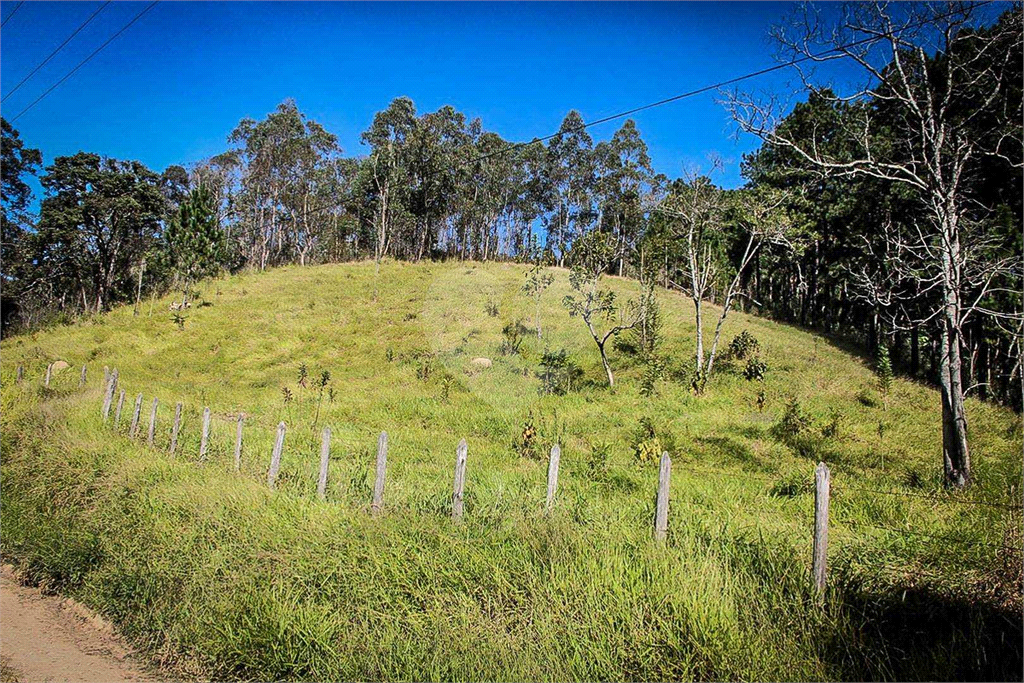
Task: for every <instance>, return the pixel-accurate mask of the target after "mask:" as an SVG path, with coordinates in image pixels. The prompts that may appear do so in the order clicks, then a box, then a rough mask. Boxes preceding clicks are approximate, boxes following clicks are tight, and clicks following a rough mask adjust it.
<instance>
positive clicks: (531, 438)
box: [515, 412, 540, 460]
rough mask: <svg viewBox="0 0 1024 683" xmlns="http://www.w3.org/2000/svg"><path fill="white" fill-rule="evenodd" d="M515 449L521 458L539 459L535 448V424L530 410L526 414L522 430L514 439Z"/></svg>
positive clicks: (538, 453)
mask: <svg viewBox="0 0 1024 683" xmlns="http://www.w3.org/2000/svg"><path fill="white" fill-rule="evenodd" d="M515 451H516V452H517V453H518V454H519V456H520V457H522V458H530V459H532V460H539V459H540V452H539V450H538V448H537V425H536V424H534V420H533V413H532V412H531V413H530V414H529V415H528V416H527V418H526V422H525V423H524V424H523V431H522V432H521V433H520V434H519V438H518V439H517V441H516V444H515Z"/></svg>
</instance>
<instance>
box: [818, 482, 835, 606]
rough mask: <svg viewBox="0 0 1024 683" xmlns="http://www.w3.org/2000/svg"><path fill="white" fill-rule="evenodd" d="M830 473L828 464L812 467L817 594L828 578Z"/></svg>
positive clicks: (820, 591) (821, 592)
mask: <svg viewBox="0 0 1024 683" xmlns="http://www.w3.org/2000/svg"><path fill="white" fill-rule="evenodd" d="M831 482H832V473H831V472H830V471H829V469H828V465H826V464H825V463H823V462H819V463H818V466H817V467H815V468H814V568H813V569H814V586H815V588H817V589H818V593H819V594H823V593H824V592H825V584H826V580H827V578H828V567H827V557H828V498H829V487H830V484H831Z"/></svg>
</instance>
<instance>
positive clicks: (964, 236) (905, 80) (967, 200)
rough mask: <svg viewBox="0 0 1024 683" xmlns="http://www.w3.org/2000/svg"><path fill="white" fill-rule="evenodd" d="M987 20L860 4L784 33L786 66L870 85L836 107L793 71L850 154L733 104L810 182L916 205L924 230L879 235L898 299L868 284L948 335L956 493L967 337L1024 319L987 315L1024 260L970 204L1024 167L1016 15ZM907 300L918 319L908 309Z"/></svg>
mask: <svg viewBox="0 0 1024 683" xmlns="http://www.w3.org/2000/svg"><path fill="white" fill-rule="evenodd" d="M983 4H987V3H983ZM982 6H983V5H976V4H972V3H936V4H918V3H914V4H894V5H890V4H885V3H877V4H869V3H856V4H850V5H847V6H844V7H843V9H842V11H841V12H840V13H839V18H838V19H836V20H833V21H831V22H827V21H824V20H823V19H822V17H820V16H819V15H818V14H817V13H816V11H815V10H814V9H813V8H811V9H805V10H804V11H803V13H802V14H801V15H799V16H798V17H797V18H796V19H795V20H794V21H792V22H790V23H789V24H787V25H785V26H782V27H779V28H778V29H777V30H776V32H775V37H776V39H777V41H778V43H779V45H780V46H781V47H782V55H781V57H782V58H783V59H785V60H787V61H788V60H791V59H801V60H803V61H802V64H804V65H806V64H810V65H814V64H818V63H822V62H828V61H832V60H840V59H841V60H845V61H847V62H849V63H852V64H854V65H855V66H856V67H857V68H858V71H859V73H860V74H861V75H862V77H863V85H861V86H860V87H858V88H856V89H854V91H853V92H849V93H844V94H832V91H831V90H828V89H824V88H822V87H821V85H820V84H819V83H816V82H815V80H816V77H815V74H814V72H813V70H811V71H808V70H806V69H805V68H804V67H803V66H800V67H797V69H798V71H799V73H800V76H801V78H802V80H803V84H804V87H805V90H807V91H808V92H813V93H815V94H816V95H817V96H821V97H825V98H828V99H830V100H831V103H832V104H833V106H834V108H835V110H836V111H837V112H839V114H840V116H839V117H838V121H839V124H838V125H839V126H840V135H841V136H842V138H843V145H842V148H843V153H841V154H840V153H837V152H836V151H835V150H836V145H833V144H830V140H826V139H825V131H820V134H819V132H818V131H814V132H812V133H811V134H810V135H809V136H808V135H804V136H803V137H800V138H797V137H796V136H795V135H793V134H790V133H788V132H787V131H786V129H785V127H780V126H779V123H780V114H781V113H782V112H781V108H780V107H779V105H778V102H776V101H770V100H767V101H766V100H764V99H759V98H755V97H753V96H750V95H747V94H740V93H734V94H732V95H730V96H729V97H728V98H727V106H728V107H729V109H730V111H731V113H732V115H733V117H734V118H735V120H736V121H737V122H738V123H739V126H740V128H741V130H743V131H745V132H748V133H752V134H754V135H756V136H758V137H759V138H761V139H762V140H763V141H764V142H765V143H767V144H769V145H773V146H776V147H778V148H781V149H784V150H788V151H789V152H790V153H791V154H792V155H793V156H795V157H796V158H797V159H800V160H802V161H803V162H804V163H805V165H806V166H807V167H808V168H809V169H811V170H812V171H814V172H816V173H818V174H821V175H823V176H826V175H834V176H846V177H864V178H875V179H879V180H882V181H886V182H890V183H894V184H898V185H901V186H903V187H905V188H907V189H908V190H910V191H911V192H912V193H914V194H916V196H917V197H918V198H919V201H920V204H921V206H922V207H923V208H922V215H921V219H920V220H919V221H917V222H915V223H914V224H912V225H909V226H906V229H903V230H891V231H888V232H886V233H885V234H884V235H883V237H884V243H885V245H886V247H885V251H886V252H887V254H888V257H887V258H886V259H885V261H884V262H885V263H886V267H887V268H891V269H892V272H893V273H894V274H896V275H898V276H899V278H900V280H899V283H900V284H899V287H900V288H902V291H885V288H884V287H881V288H880V287H879V284H880V283H879V282H878V281H877V279H874V278H873V277H872V274H870V273H864V277H863V278H862V284H863V285H864V290H863V291H864V292H866V295H867V296H873V297H877V298H880V299H885V300H886V304H887V305H888V307H889V308H890V309H896V310H900V311H901V312H902V314H903V315H904V321H905V322H908V323H909V324H912V325H913V324H923V323H926V322H929V321H935V322H936V323H937V324H939V325H940V326H941V342H940V343H941V368H940V373H939V375H940V376H939V383H940V385H941V395H942V434H943V439H942V442H943V463H944V472H945V478H946V482H947V483H948V484H949V485H951V486H957V487H960V486H965V485H967V484H968V483H969V482H970V478H971V458H970V450H969V448H968V441H967V416H966V412H965V409H964V393H965V391H964V387H963V381H962V360H961V350H962V347H963V340H964V335H963V329H964V324H965V322H966V321H967V320H968V319H969V318H971V317H972V316H975V315H985V316H991V317H993V318H996V319H999V320H1000V321H1002V322H1004V323H1014V322H1015V321H1017V320H1019V317H1020V313H1019V312H1013V313H1005V312H1000V311H995V310H992V309H990V308H988V307H986V305H985V303H984V302H985V301H986V300H987V298H988V297H989V296H990V295H992V294H994V293H995V292H996V291H997V290H998V289H999V288H1000V287H1002V286H1004V285H1003V284H1001V283H1005V282H1007V281H1013V278H1014V277H1017V278H1019V277H1020V268H1021V259H1020V255H1019V254H1015V255H1006V254H1002V253H1000V252H999V250H998V249H993V248H992V246H993V245H992V244H991V239H990V238H989V237H988V236H987V235H986V234H985V231H984V229H983V223H982V218H983V217H984V216H985V213H986V211H988V210H990V209H991V208H992V207H987V206H984V205H982V204H981V203H980V201H979V199H978V198H977V197H976V196H975V195H974V194H973V193H972V192H971V188H972V181H973V179H974V177H975V175H976V173H977V165H978V162H979V161H980V160H981V159H985V158H990V159H991V158H995V159H1000V160H1002V161H1003V162H1005V163H1006V165H1007V168H1008V171H1010V172H1014V173H1019V172H1020V170H1021V168H1022V166H1024V164H1022V158H1021V113H1022V111H1021V101H1020V98H1019V97H1017V98H1012V97H1006V93H1007V89H1008V88H1009V87H1011V86H1012V85H1013V84H1012V83H1011V82H1010V80H1009V79H1010V75H1011V74H1012V73H1013V70H1012V69H1011V66H1012V63H1013V60H1014V59H1016V60H1018V61H1019V59H1020V56H1019V55H1020V49H1021V20H1020V9H1019V7H1017V8H1015V9H1014V10H1013V11H1011V13H1009V14H1008V15H1006V16H1004V17H1003V18H1002V19H1001V20H1000V21H999V22H998V23H996V24H994V25H992V26H989V27H987V28H979V25H980V24H981V23H982V17H981V16H980V13H981V9H980V8H981V7H982ZM834 132H835V131H832V133H833V134H834ZM882 284H885V283H882ZM932 293H934V296H931V294H932ZM909 297H913V301H914V303H915V306H914V308H913V310H911V309H910V308H909V307H907V306H906V305H903V304H904V303H905V302H906V301H907V300H909Z"/></svg>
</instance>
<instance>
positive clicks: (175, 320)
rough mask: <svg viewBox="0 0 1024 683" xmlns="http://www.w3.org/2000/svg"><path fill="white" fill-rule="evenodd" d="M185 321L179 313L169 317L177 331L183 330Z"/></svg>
mask: <svg viewBox="0 0 1024 683" xmlns="http://www.w3.org/2000/svg"><path fill="white" fill-rule="evenodd" d="M185 320H186V318H185V316H183V315H182V314H181V313H175V314H174V315H173V316H171V322H173V323H174V324H175V325H177V326H178V329H179V330H184V329H185Z"/></svg>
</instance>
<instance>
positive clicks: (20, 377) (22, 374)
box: [16, 365, 25, 384]
mask: <svg viewBox="0 0 1024 683" xmlns="http://www.w3.org/2000/svg"><path fill="white" fill-rule="evenodd" d="M23 379H25V368H23V367H21V366H20V365H19V366H18V379H17V380H16V381H17V382H18V384H21V381H22V380H23Z"/></svg>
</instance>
